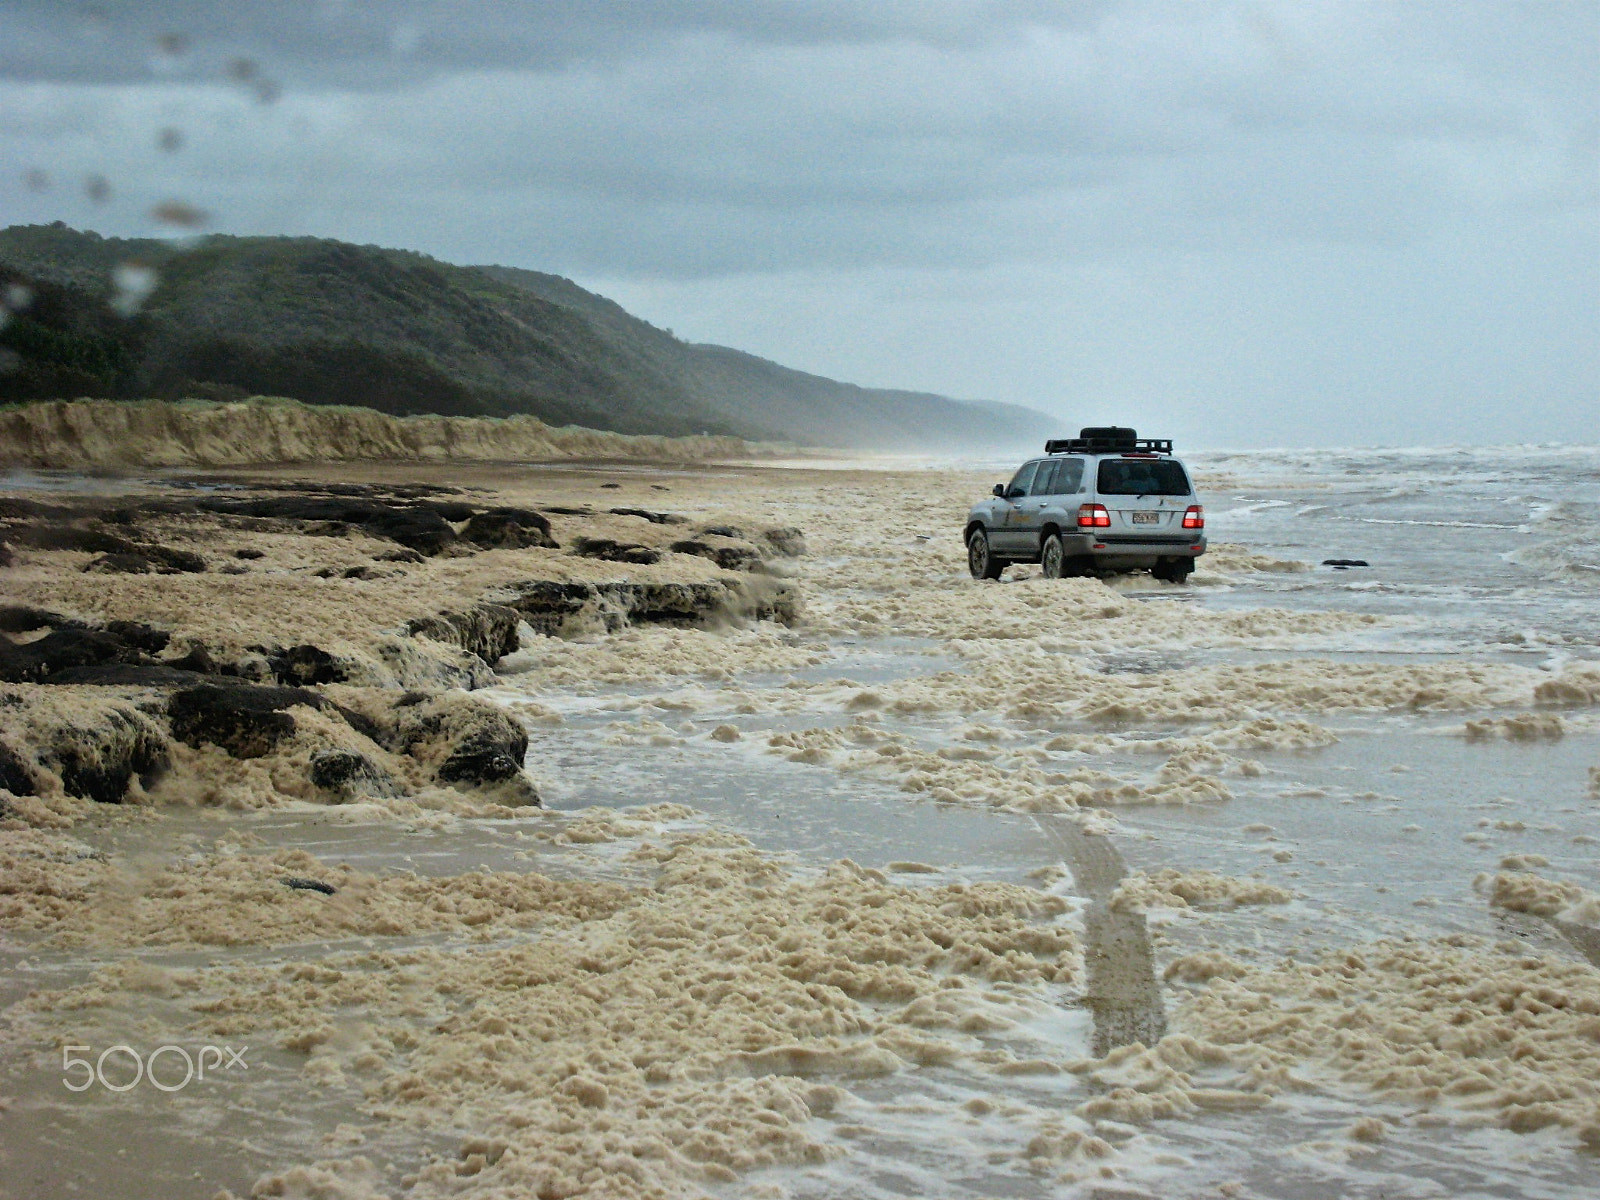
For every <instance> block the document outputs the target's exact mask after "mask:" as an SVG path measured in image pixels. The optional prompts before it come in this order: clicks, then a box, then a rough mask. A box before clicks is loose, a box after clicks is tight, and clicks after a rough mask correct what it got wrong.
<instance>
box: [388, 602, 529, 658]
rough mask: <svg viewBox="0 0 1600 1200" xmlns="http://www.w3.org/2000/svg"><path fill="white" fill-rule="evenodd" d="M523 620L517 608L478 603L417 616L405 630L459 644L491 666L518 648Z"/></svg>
mask: <svg viewBox="0 0 1600 1200" xmlns="http://www.w3.org/2000/svg"><path fill="white" fill-rule="evenodd" d="M521 622H522V616H521V614H520V613H518V612H517V610H516V609H514V608H507V607H506V606H505V605H502V604H479V605H476V606H474V607H473V608H470V609H468V610H467V611H466V612H457V613H441V614H440V615H439V616H436V617H417V618H416V619H415V620H412V621H408V622H407V623H406V632H408V633H411V634H421V635H422V636H423V637H429V638H432V639H433V640H434V641H436V642H444V643H446V644H447V645H451V646H459V647H461V649H463V650H465V651H467V652H468V653H469V654H476V655H477V656H478V657H479V658H481V659H483V661H484V662H485V663H487V664H488V665H489V666H491V667H492V666H494V664H495V663H497V662H499V661H500V659H502V658H504V657H505V656H506V655H507V654H510V653H512V652H513V651H515V650H516V649H517V647H518V645H519V644H520V638H519V637H518V635H517V627H518V625H520V624H521Z"/></svg>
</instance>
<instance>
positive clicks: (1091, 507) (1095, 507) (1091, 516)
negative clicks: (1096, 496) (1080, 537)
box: [1078, 504, 1111, 529]
mask: <svg viewBox="0 0 1600 1200" xmlns="http://www.w3.org/2000/svg"><path fill="white" fill-rule="evenodd" d="M1078 528H1079V529H1110V528H1111V514H1110V513H1108V512H1107V511H1106V506H1105V505H1104V504H1080V505H1079V506H1078Z"/></svg>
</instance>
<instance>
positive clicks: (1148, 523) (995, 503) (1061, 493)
mask: <svg viewBox="0 0 1600 1200" xmlns="http://www.w3.org/2000/svg"><path fill="white" fill-rule="evenodd" d="M1044 449H1045V456H1044V457H1043V458H1032V459H1029V460H1028V461H1027V462H1025V463H1023V464H1022V466H1020V467H1019V468H1017V473H1016V474H1015V475H1013V476H1012V477H1011V482H1010V483H1009V484H999V483H997V484H995V487H994V499H992V500H983V501H980V502H979V503H977V504H974V505H973V506H972V511H971V512H970V513H968V514H967V532H966V540H967V566H968V567H969V568H970V569H971V571H972V577H973V578H974V579H998V578H999V577H1000V572H1002V571H1004V570H1005V569H1006V567H1007V566H1008V565H1009V564H1011V563H1014V562H1036V563H1039V564H1040V565H1041V566H1042V567H1043V568H1044V574H1045V575H1046V576H1047V577H1048V578H1051V579H1060V578H1062V577H1063V576H1067V575H1089V574H1094V573H1098V572H1115V571H1149V572H1150V574H1152V575H1154V576H1155V577H1156V578H1157V579H1166V580H1170V581H1171V582H1173V583H1182V582H1183V581H1184V580H1186V579H1187V578H1188V577H1189V573H1190V572H1191V571H1193V570H1194V560H1195V559H1197V558H1199V557H1200V555H1202V554H1204V553H1205V552H1206V536H1205V527H1206V517H1205V509H1204V508H1202V507H1201V505H1200V498H1199V497H1198V496H1196V495H1195V492H1194V485H1193V484H1192V483H1190V481H1189V473H1188V471H1186V470H1185V469H1184V466H1183V463H1181V462H1179V461H1178V460H1177V459H1176V458H1173V457H1172V443H1171V442H1170V441H1158V440H1154V439H1149V438H1140V437H1139V436H1138V435H1137V434H1136V433H1135V432H1134V431H1133V430H1131V429H1124V428H1121V427H1102V428H1090V429H1085V430H1083V432H1082V433H1080V434H1079V435H1078V436H1077V437H1075V438H1062V439H1059V440H1052V441H1048V442H1046V443H1045V444H1044Z"/></svg>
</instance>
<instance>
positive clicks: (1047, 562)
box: [1039, 533, 1068, 579]
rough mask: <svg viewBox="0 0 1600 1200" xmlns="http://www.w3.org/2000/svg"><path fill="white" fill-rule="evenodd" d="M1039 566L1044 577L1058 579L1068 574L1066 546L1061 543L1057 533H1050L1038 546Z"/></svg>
mask: <svg viewBox="0 0 1600 1200" xmlns="http://www.w3.org/2000/svg"><path fill="white" fill-rule="evenodd" d="M1039 567H1040V569H1041V570H1042V572H1043V573H1044V577H1045V578H1046V579H1060V578H1061V577H1062V576H1064V575H1066V574H1068V571H1067V548H1066V547H1065V546H1064V545H1062V543H1061V535H1060V534H1059V533H1052V534H1051V535H1050V536H1049V537H1047V538H1045V539H1044V543H1043V544H1042V545H1041V546H1040V547H1039Z"/></svg>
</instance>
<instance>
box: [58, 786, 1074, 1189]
mask: <svg viewBox="0 0 1600 1200" xmlns="http://www.w3.org/2000/svg"><path fill="white" fill-rule="evenodd" d="M640 815H641V816H642V817H643V818H644V820H643V821H638V820H636V821H634V822H632V823H631V825H625V827H624V828H622V829H620V830H613V831H612V832H614V833H621V834H624V835H625V834H627V833H630V832H635V833H636V832H638V831H641V830H649V829H652V828H653V827H654V822H653V821H652V820H651V818H653V817H654V818H659V817H661V816H663V815H667V816H672V815H675V814H670V813H669V814H663V813H661V812H654V813H651V812H646V813H643V814H640ZM629 860H630V861H631V862H632V863H634V864H636V866H637V867H638V868H639V870H640V871H641V872H642V873H643V874H644V875H645V882H644V883H643V884H642V885H641V886H637V887H622V886H617V885H608V884H597V883H585V882H581V881H570V880H569V881H557V880H552V879H547V878H544V877H542V876H539V875H533V874H529V875H522V876H514V877H507V876H495V875H483V874H472V875H467V876H460V877H450V878H440V879H419V878H400V879H394V878H390V879H382V880H380V879H371V878H365V877H362V876H360V875H358V874H356V873H352V872H349V871H347V870H340V869H338V868H332V867H329V866H328V865H326V864H320V863H316V862H314V861H309V860H308V857H307V856H305V855H303V854H302V853H299V852H289V853H287V854H286V853H282V852H280V853H277V854H250V853H245V852H242V851H236V852H235V853H231V854H223V855H217V856H213V857H209V858H207V859H205V860H203V861H201V862H199V863H196V864H191V865H189V866H187V867H186V868H185V869H184V870H183V871H182V872H168V873H158V874H155V875H153V876H151V877H149V878H148V879H146V880H142V881H137V882H134V883H131V884H129V883H123V884H122V887H123V890H124V893H125V897H126V898H125V899H124V902H123V904H122V906H121V911H120V912H119V913H118V914H116V915H114V916H109V917H103V918H102V917H97V916H92V915H89V910H91V909H92V908H94V891H95V889H96V887H97V886H99V887H104V886H114V885H113V884H112V882H111V881H110V880H109V879H107V878H104V877H105V876H108V875H109V873H110V872H109V868H107V867H106V866H105V865H103V864H95V865H92V866H87V867H82V868H81V869H80V871H79V875H80V877H81V878H80V879H79V880H78V882H77V884H76V885H75V886H74V887H71V888H67V889H64V891H65V893H66V894H63V895H59V896H53V897H49V898H38V899H35V900H33V901H32V903H31V906H30V907H29V908H28V909H27V913H28V916H29V921H28V922H27V924H28V925H30V926H31V927H33V928H38V929H41V930H42V929H46V928H48V929H53V930H55V931H56V932H55V934H54V936H55V937H56V938H58V939H59V938H73V939H76V938H82V939H87V940H88V941H89V942H90V943H91V944H95V945H99V946H113V945H115V946H123V947H132V946H143V945H152V944H167V945H171V944H174V943H177V944H182V943H184V942H186V941H197V942H200V943H202V944H206V945H233V946H238V945H246V944H247V945H255V946H262V945H274V944H281V943H284V942H289V941H308V940H321V939H326V938H336V937H344V936H351V935H358V934H359V935H368V936H376V937H377V938H379V939H380V941H381V939H382V938H383V937H384V936H385V935H390V936H392V935H395V934H398V933H400V932H401V931H402V930H404V931H406V932H407V933H411V932H415V931H418V930H441V929H454V930H463V931H467V930H470V931H471V932H472V934H473V936H474V937H476V938H479V939H482V940H484V941H485V942H487V943H488V944H486V945H484V946H483V947H482V948H481V949H477V950H473V951H471V952H470V953H469V952H463V951H460V950H456V949H453V948H448V947H425V948H399V949H387V948H384V947H383V946H382V945H381V944H380V945H378V946H377V947H375V948H373V949H370V950H362V951H357V952H352V953H343V954H335V955H331V956H329V955H322V954H319V955H317V956H315V957H314V958H311V959H307V960H303V961H302V960H298V959H296V958H294V957H290V958H289V959H288V960H287V961H284V962H282V963H281V964H273V965H268V966H250V965H244V964H240V965H235V966H219V967H212V968H205V969H193V970H188V969H185V970H163V969H158V968H152V967H148V966H145V965H142V964H141V963H139V962H138V961H137V960H131V959H130V960H124V961H122V962H119V963H117V964H115V965H113V966H109V967H106V968H103V969H101V970H99V971H98V972H96V974H95V976H94V978H93V980H92V981H90V982H88V983H86V984H84V985H83V986H80V987H76V988H72V989H69V990H67V991H65V992H61V993H38V994H35V995H34V996H33V997H31V998H30V1000H29V1002H28V1008H29V1010H30V1011H31V1012H32V1013H34V1014H35V1019H36V1020H37V1021H39V1022H42V1023H44V1024H45V1025H49V1024H50V1023H51V1022H52V1020H53V1019H54V1017H55V1014H60V1013H64V1012H70V1013H78V1014H81V1013H82V1012H84V1011H85V1010H89V1011H90V1012H92V1011H94V1010H97V1009H106V1008H116V1007H126V1006H129V1005H132V1006H137V1005H138V1004H139V1003H140V1002H141V998H143V997H145V996H148V995H151V994H154V995H157V996H160V997H163V998H166V999H168V1000H171V1001H173V1002H175V1005H176V1008H177V1011H179V1012H180V1013H181V1014H182V1017H181V1018H180V1019H181V1020H183V1021H184V1022H185V1024H186V1031H187V1032H188V1033H190V1034H193V1035H196V1036H203V1037H214V1038H217V1037H249V1038H252V1039H256V1040H260V1039H263V1038H270V1039H272V1040H273V1041H275V1042H276V1043H277V1044H278V1045H280V1046H282V1047H283V1048H285V1049H287V1050H289V1051H291V1052H292V1053H295V1054H298V1055H300V1056H302V1058H303V1061H304V1067H303V1069H302V1074H303V1076H304V1077H305V1079H306V1080H307V1081H308V1083H315V1084H316V1085H318V1086H322V1087H348V1088H351V1089H359V1090H360V1091H361V1092H363V1093H364V1094H365V1096H366V1097H367V1099H368V1104H369V1115H370V1117H371V1118H372V1119H375V1120H376V1121H378V1122H379V1123H380V1124H382V1123H391V1122H393V1123H399V1124H401V1125H402V1126H407V1125H409V1126H414V1127H416V1128H418V1129H427V1128H436V1127H447V1128H453V1129H457V1130H465V1131H468V1132H467V1133H465V1134H464V1135H463V1136H461V1138H460V1153H459V1157H458V1158H457V1159H455V1160H454V1161H450V1160H446V1161H441V1162H436V1163H434V1164H433V1165H430V1166H428V1167H426V1168H424V1169H423V1170H422V1171H420V1172H419V1173H417V1174H416V1175H415V1176H414V1178H413V1179H412V1180H411V1184H410V1187H409V1189H408V1194H410V1195H415V1196H443V1195H474V1194H484V1195H502V1196H503V1195H513V1194H517V1195H606V1196H616V1197H669V1196H679V1195H684V1194H693V1193H695V1192H697V1191H698V1189H699V1187H702V1186H707V1185H712V1184H716V1183H723V1182H731V1181H733V1180H736V1179H737V1178H738V1177H739V1175H740V1174H742V1173H744V1172H747V1171H750V1170H752V1169H755V1168H760V1167H765V1166H771V1165H780V1164H803V1163H814V1162H819V1161H824V1160H826V1159H828V1158H830V1157H834V1156H837V1155H839V1154H841V1153H843V1152H844V1151H843V1148H842V1147H841V1146H839V1145H838V1144H836V1143H832V1142H829V1141H827V1140H819V1137H820V1132H819V1130H818V1129H817V1128H816V1126H815V1124H814V1121H813V1118H814V1117H816V1116H820V1115H827V1114H829V1113H830V1112H831V1111H832V1110H833V1108H834V1107H835V1106H836V1105H837V1104H839V1103H841V1102H842V1101H843V1100H844V1098H845V1095H846V1093H845V1092H844V1091H843V1090H842V1088H841V1086H840V1085H841V1084H844V1085H848V1083H849V1081H851V1080H853V1079H859V1078H863V1077H882V1076H887V1075H893V1074H895V1073H897V1072H901V1071H906V1070H910V1069H913V1068H914V1067H916V1066H918V1065H930V1064H949V1063H955V1062H960V1061H962V1060H970V1059H972V1058H973V1057H974V1056H977V1057H978V1058H979V1059H983V1060H986V1061H994V1055H993V1053H992V1052H989V1051H985V1050H984V1048H983V1046H982V1044H981V1043H980V1042H979V1041H978V1040H977V1039H976V1038H975V1037H974V1035H975V1034H977V1033H980V1032H982V1031H985V1030H987V1029H991V1028H993V1027H995V1025H996V1022H997V1021H1000V1020H1001V1019H1002V1014H1003V1013H1004V1011H1005V1009H1006V1007H1007V1005H1008V1004H1012V1003H1018V1002H1021V1001H1022V1000H1023V999H1024V998H1025V997H1026V996H1027V995H1028V994H1029V992H1030V991H1031V990H1033V989H1037V988H1039V987H1041V986H1044V985H1053V984H1067V983H1070V982H1071V981H1072V980H1073V979H1074V978H1075V977H1076V975H1077V973H1078V971H1079V965H1078V954H1077V940H1076V937H1075V936H1074V934H1073V932H1072V931H1071V929H1070V928H1068V927H1065V926H1063V925H1062V924H1061V921H1060V918H1061V915H1062V913H1063V912H1064V911H1065V907H1066V906H1065V905H1064V904H1063V903H1062V901H1061V900H1059V899H1058V898H1055V897H1047V896H1041V895H1040V894H1038V893H1037V892H1034V891H1032V890H1031V889H1027V888H1020V887H1015V886H1010V885H1000V884H970V885H969V884H960V883H956V884H935V885H932V886H928V887H922V888H910V887H905V886H900V885H897V884H894V883H891V882H890V881H889V880H888V879H887V878H886V877H885V876H884V875H882V874H881V873H878V872H875V871H871V870H866V869H863V868H861V867H858V866H856V865H854V864H851V863H848V862H845V863H840V864H836V865H834V866H832V867H830V868H829V869H827V870H826V871H824V872H822V873H820V874H817V873H806V874H798V875H797V874H794V873H791V872H790V871H788V870H786V869H785V868H784V867H783V866H782V865H781V864H778V863H776V862H774V861H772V860H771V859H770V858H768V857H766V856H763V855H760V854H758V853H756V852H755V851H754V850H753V849H752V848H751V847H750V846H749V844H748V843H747V842H745V841H744V840H743V839H741V838H738V837H733V836H729V835H726V834H721V833H716V832H714V831H702V832H693V831H682V832H676V833H669V834H666V835H665V836H661V837H658V838H656V839H654V840H648V841H643V842H640V843H638V844H636V845H635V846H634V848H633V850H632V851H631V853H630V855H629ZM286 872H293V873H295V874H308V873H311V874H315V875H316V876H317V877H318V878H319V879H324V880H326V881H328V882H329V883H331V884H335V885H337V886H338V887H339V891H338V893H337V894H336V895H334V896H323V895H320V894H317V893H312V892H304V891H291V890H289V889H287V888H285V887H283V886H282V885H281V883H280V882H279V880H278V876H280V875H282V874H283V873H286ZM96 876H100V877H102V878H101V880H100V882H99V883H96V882H95V877H96ZM227 910H232V911H233V912H234V913H235V914H238V915H234V916H224V915H220V912H222V911H227ZM244 913H248V914H249V919H245V918H244V917H243V914H244ZM518 928H527V929H537V930H538V931H539V932H540V936H539V937H537V938H536V939H534V940H526V939H523V940H517V941H510V942H508V941H505V940H503V939H504V935H505V934H506V933H508V932H509V931H511V930H514V929H518ZM996 988H1000V989H1009V990H1002V991H996V990H995V989H996ZM75 1021H76V1023H75V1024H73V1025H72V1029H73V1030H74V1034H73V1036H85V1035H84V1034H83V1033H82V1032H81V1031H82V1030H83V1029H84V1020H83V1019H82V1018H81V1017H79V1018H75ZM356 1136H357V1140H360V1139H361V1135H359V1134H358V1135H356ZM489 1168H492V1170H491V1169H489ZM318 1172H326V1173H329V1177H330V1178H334V1179H337V1178H339V1177H340V1175H341V1173H343V1174H344V1175H346V1176H348V1177H349V1178H350V1179H359V1178H360V1176H361V1175H362V1173H363V1168H360V1167H359V1166H356V1167H351V1166H346V1167H344V1168H338V1167H333V1166H321V1167H313V1166H307V1167H301V1168H295V1169H293V1170H288V1171H286V1172H284V1173H283V1174H281V1175H278V1176H275V1177H272V1178H268V1179H265V1180H263V1181H262V1182H261V1183H260V1184H258V1185H257V1190H256V1194H257V1195H282V1194H308V1193H307V1191H306V1189H307V1187H308V1186H309V1183H308V1181H309V1180H311V1179H313V1178H314V1177H315V1176H316V1175H317V1173H318ZM374 1182H375V1181H374V1180H373V1179H372V1178H371V1177H370V1175H369V1176H368V1177H367V1179H366V1184H367V1185H372V1184H373V1183H374ZM341 1186H342V1185H341ZM315 1194H318V1195H327V1196H346V1195H359V1194H363V1193H361V1192H357V1191H351V1190H341V1189H336V1188H334V1187H333V1186H332V1185H329V1186H328V1187H325V1188H322V1189H320V1190H316V1191H315Z"/></svg>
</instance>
